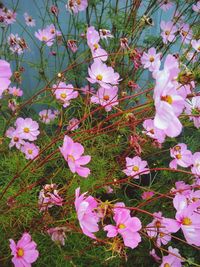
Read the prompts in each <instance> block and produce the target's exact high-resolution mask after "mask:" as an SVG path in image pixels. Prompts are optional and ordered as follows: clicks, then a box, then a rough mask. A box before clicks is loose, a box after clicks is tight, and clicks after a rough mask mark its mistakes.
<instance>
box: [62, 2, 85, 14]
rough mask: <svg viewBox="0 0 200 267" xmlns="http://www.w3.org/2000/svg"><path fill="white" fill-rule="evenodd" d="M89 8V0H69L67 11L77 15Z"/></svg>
mask: <svg viewBox="0 0 200 267" xmlns="http://www.w3.org/2000/svg"><path fill="white" fill-rule="evenodd" d="M87 6H88V0H68V4H67V5H66V9H67V10H69V11H72V12H73V13H74V14H77V13H78V12H79V11H84V10H85V9H86V8H87Z"/></svg>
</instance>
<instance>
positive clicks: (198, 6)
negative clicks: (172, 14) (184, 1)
mask: <svg viewBox="0 0 200 267" xmlns="http://www.w3.org/2000/svg"><path fill="white" fill-rule="evenodd" d="M192 9H193V10H194V11H195V12H198V13H199V12H200V1H198V2H197V3H196V5H195V4H194V5H192Z"/></svg>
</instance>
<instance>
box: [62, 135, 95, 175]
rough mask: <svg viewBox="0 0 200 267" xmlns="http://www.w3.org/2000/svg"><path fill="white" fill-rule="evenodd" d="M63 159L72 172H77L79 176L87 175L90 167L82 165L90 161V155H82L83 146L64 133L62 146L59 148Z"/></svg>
mask: <svg viewBox="0 0 200 267" xmlns="http://www.w3.org/2000/svg"><path fill="white" fill-rule="evenodd" d="M59 149H60V152H61V154H62V155H63V157H64V159H65V160H66V161H67V163H68V166H69V168H70V170H71V172H72V173H78V175H80V176H81V177H85V178H86V177H88V175H89V174H90V169H89V168H86V167H82V165H86V164H87V163H89V162H90V160H91V157H90V156H82V155H83V153H84V147H83V146H82V145H81V144H80V143H77V142H74V141H73V140H72V139H71V138H70V137H69V136H67V135H65V137H64V142H63V146H62V147H60V148H59Z"/></svg>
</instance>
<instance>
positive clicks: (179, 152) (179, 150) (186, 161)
mask: <svg viewBox="0 0 200 267" xmlns="http://www.w3.org/2000/svg"><path fill="white" fill-rule="evenodd" d="M170 156H171V157H172V158H174V159H173V160H172V161H171V162H170V164H169V166H170V168H173V169H177V165H179V166H181V167H184V168H186V167H189V166H190V165H191V164H192V152H191V151H190V150H188V149H187V145H186V144H183V143H181V144H177V145H176V146H174V147H173V148H170Z"/></svg>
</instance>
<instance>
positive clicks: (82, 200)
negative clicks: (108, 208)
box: [74, 187, 100, 239]
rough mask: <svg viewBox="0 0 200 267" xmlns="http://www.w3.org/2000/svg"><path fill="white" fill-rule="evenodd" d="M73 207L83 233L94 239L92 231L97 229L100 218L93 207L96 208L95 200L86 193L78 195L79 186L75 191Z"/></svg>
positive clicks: (94, 231)
mask: <svg viewBox="0 0 200 267" xmlns="http://www.w3.org/2000/svg"><path fill="white" fill-rule="evenodd" d="M75 194H76V198H75V202H74V204H75V208H76V213H77V217H78V220H79V224H80V227H81V229H82V231H83V233H84V234H85V235H87V236H89V237H91V238H93V239H96V237H95V235H94V234H93V233H96V232H98V231H99V226H98V222H99V220H100V218H99V216H98V214H97V213H96V211H95V209H96V208H97V205H98V203H97V201H96V200H95V199H94V198H93V197H92V196H88V197H86V196H85V195H86V193H83V194H82V195H80V187H79V188H77V189H76V191H75Z"/></svg>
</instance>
